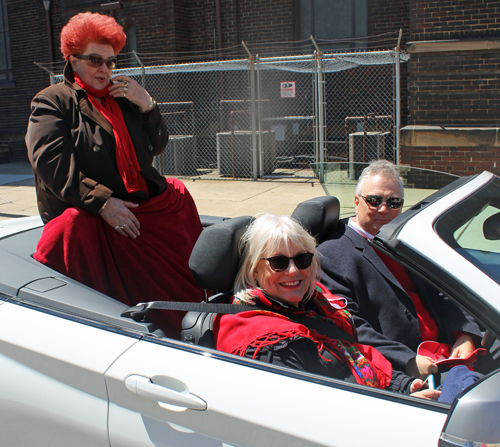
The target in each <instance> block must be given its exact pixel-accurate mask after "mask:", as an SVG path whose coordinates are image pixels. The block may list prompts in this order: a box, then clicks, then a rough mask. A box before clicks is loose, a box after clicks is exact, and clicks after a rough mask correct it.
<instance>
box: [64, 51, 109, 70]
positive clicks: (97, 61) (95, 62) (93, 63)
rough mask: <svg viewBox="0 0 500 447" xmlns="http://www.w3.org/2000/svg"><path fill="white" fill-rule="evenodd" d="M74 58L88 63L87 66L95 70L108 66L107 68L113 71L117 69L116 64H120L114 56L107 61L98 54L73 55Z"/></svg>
mask: <svg viewBox="0 0 500 447" xmlns="http://www.w3.org/2000/svg"><path fill="white" fill-rule="evenodd" d="M73 56H74V57H76V58H77V59H82V60H84V61H87V65H88V66H90V67H94V68H99V67H101V66H102V64H106V67H108V68H109V69H110V70H112V69H113V68H115V67H116V63H117V62H118V59H117V58H116V57H114V56H110V57H108V58H107V59H104V58H103V57H102V56H99V55H98V54H85V55H83V54H73Z"/></svg>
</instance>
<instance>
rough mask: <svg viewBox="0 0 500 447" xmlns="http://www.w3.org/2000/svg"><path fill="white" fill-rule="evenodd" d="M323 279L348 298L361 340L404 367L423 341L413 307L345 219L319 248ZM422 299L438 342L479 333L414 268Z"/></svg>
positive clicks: (467, 319) (471, 322)
mask: <svg viewBox="0 0 500 447" xmlns="http://www.w3.org/2000/svg"><path fill="white" fill-rule="evenodd" d="M318 252H319V257H320V262H321V267H322V270H323V272H322V276H321V282H322V283H323V284H324V285H325V286H326V287H327V288H328V289H329V290H330V291H331V292H332V293H334V294H337V295H342V296H345V297H346V298H347V300H348V309H349V311H350V312H351V313H352V315H353V318H354V321H355V324H356V327H357V328H358V335H359V342H360V343H363V344H368V345H371V346H374V347H375V348H377V349H378V350H379V351H380V352H381V353H382V354H384V356H385V357H386V358H387V359H388V360H389V361H390V362H391V363H392V364H393V367H394V368H396V369H398V370H400V371H405V369H406V364H407V363H408V361H409V360H410V359H411V358H413V357H415V355H416V351H417V348H418V345H419V344H420V342H421V337H420V327H419V323H418V317H417V312H416V309H415V305H414V304H413V301H412V300H411V298H410V297H409V296H408V295H407V293H406V292H405V291H404V290H403V288H402V287H401V285H400V284H399V282H398V281H397V280H396V278H395V277H394V275H393V274H392V273H391V272H390V271H389V269H388V268H387V267H386V265H385V264H384V263H383V261H382V260H381V259H380V258H379V256H378V255H377V254H376V252H375V250H374V249H373V248H371V247H370V246H369V245H368V243H367V241H366V240H365V239H364V238H363V237H362V236H361V235H360V234H359V233H358V232H357V231H355V230H353V229H352V228H350V227H348V226H347V219H345V220H343V221H340V222H339V225H338V228H337V230H336V231H334V232H333V233H332V234H331V235H330V236H329V237H328V238H327V240H325V241H324V242H323V243H321V244H320V245H319V247H318ZM409 273H410V276H411V279H412V281H413V283H414V284H415V287H416V288H417V291H418V293H419V295H420V298H421V299H422V302H423V303H424V305H425V306H426V307H427V309H428V311H429V312H430V314H431V315H432V317H433V318H434V320H435V322H436V323H437V325H438V328H439V340H438V341H440V342H443V343H450V344H453V343H454V341H455V338H454V337H453V333H454V332H455V331H464V332H468V333H471V334H474V335H477V336H480V331H479V328H478V326H477V324H476V323H475V322H474V321H473V320H472V318H470V317H469V316H467V315H466V314H464V313H463V312H462V311H461V310H460V309H459V308H458V307H457V306H456V305H455V304H454V303H453V302H452V301H450V300H449V299H448V298H446V297H444V296H443V295H442V294H440V293H438V291H437V290H436V289H434V288H433V287H431V286H430V285H428V284H427V283H426V282H425V281H423V280H422V279H421V278H419V277H418V276H416V275H413V274H412V273H411V272H409Z"/></svg>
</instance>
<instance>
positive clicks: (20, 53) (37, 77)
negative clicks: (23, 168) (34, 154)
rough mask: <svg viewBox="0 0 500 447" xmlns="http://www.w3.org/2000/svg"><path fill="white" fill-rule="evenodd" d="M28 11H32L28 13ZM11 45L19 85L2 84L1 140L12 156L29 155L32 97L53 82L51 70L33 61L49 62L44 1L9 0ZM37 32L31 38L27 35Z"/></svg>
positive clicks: (17, 157)
mask: <svg viewBox="0 0 500 447" xmlns="http://www.w3.org/2000/svg"><path fill="white" fill-rule="evenodd" d="M26 12H28V13H26ZM7 14H8V17H9V25H10V49H11V60H12V67H13V77H14V84H15V86H14V87H12V88H0V110H2V113H0V142H5V143H8V144H9V149H10V152H11V159H12V160H16V159H22V158H26V148H25V146H24V145H23V144H21V145H19V144H13V142H15V141H23V140H24V134H25V133H26V126H27V125H28V116H29V113H30V102H31V98H32V97H33V96H34V95H35V94H36V93H37V92H38V91H39V90H40V89H41V88H43V87H44V86H46V85H48V84H49V74H48V73H46V72H45V71H43V70H42V69H40V68H39V67H37V66H36V65H34V63H33V61H38V62H45V63H48V62H49V57H48V39H47V28H46V24H45V9H44V7H43V2H36V3H33V2H32V1H30V0H19V1H17V0H16V1H14V0H8V1H7ZM27 30H29V33H30V34H29V35H31V36H37V37H36V39H35V38H34V37H32V38H30V37H28V36H29V35H27Z"/></svg>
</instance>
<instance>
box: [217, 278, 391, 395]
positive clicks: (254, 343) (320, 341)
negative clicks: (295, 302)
mask: <svg viewBox="0 0 500 447" xmlns="http://www.w3.org/2000/svg"><path fill="white" fill-rule="evenodd" d="M252 294H253V295H254V299H255V302H256V303H257V304H258V305H259V307H260V308H257V309H256V310H255V311H248V312H241V313H238V314H234V315H229V314H227V315H217V317H216V318H215V320H214V336H215V339H216V344H217V349H218V350H221V351H224V352H228V353H230V354H236V355H239V356H242V357H243V356H245V353H246V351H247V350H248V349H249V348H255V354H254V357H255V356H256V355H257V353H258V352H259V350H260V349H262V348H263V347H265V346H270V345H274V344H276V343H278V342H280V340H286V339H294V338H297V337H301V338H308V339H310V340H312V341H313V342H314V343H315V344H316V346H317V349H318V355H319V356H320V357H322V358H323V359H324V360H325V361H329V360H327V359H326V358H325V357H323V356H322V352H323V351H324V350H326V351H328V352H330V353H331V354H332V355H334V356H335V357H336V358H338V359H339V360H341V361H343V362H344V363H345V364H346V365H347V366H348V367H349V369H350V370H351V373H352V374H353V376H354V378H355V379H356V381H357V382H358V383H360V384H362V385H368V386H372V387H375V388H385V387H387V386H388V385H389V384H390V382H391V375H392V366H391V364H390V362H389V361H388V360H387V359H386V358H385V357H384V356H383V355H382V354H381V353H380V352H378V351H377V350H376V349H375V348H372V347H371V346H367V345H361V344H359V343H350V342H348V341H345V340H334V339H331V338H329V337H327V336H326V335H323V334H320V333H318V332H316V331H314V330H311V329H309V328H308V327H306V326H304V325H303V324H300V323H296V322H295V321H293V317H294V315H295V314H299V315H300V314H301V315H305V316H307V317H309V318H314V319H319V320H323V321H327V322H330V323H332V324H335V325H336V326H338V327H340V328H341V329H343V330H344V331H345V332H347V333H348V334H349V335H351V336H353V337H354V338H357V334H356V328H355V326H354V322H353V320H352V317H351V315H350V313H349V312H348V311H347V310H346V309H345V300H343V299H342V298H339V297H337V296H335V295H332V294H331V293H330V292H328V290H326V289H325V288H324V286H322V285H321V284H319V283H316V290H315V292H314V295H313V297H312V298H311V301H312V302H313V303H314V306H313V308H312V309H310V310H305V309H291V308H288V307H287V308H285V307H283V306H279V305H277V304H276V303H273V302H271V301H270V300H269V299H268V298H267V297H266V296H265V295H264V294H263V293H262V291H261V290H260V289H255V290H253V291H252ZM233 304H242V303H241V302H240V301H239V300H238V299H237V298H235V299H234V301H233ZM262 307H264V309H265V310H263V309H262Z"/></svg>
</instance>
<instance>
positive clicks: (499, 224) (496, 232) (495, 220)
mask: <svg viewBox="0 0 500 447" xmlns="http://www.w3.org/2000/svg"><path fill="white" fill-rule="evenodd" d="M483 234H484V237H485V238H486V239H487V240H489V241H498V240H499V239H500V213H496V214H493V216H490V217H488V219H486V220H485V221H484V223H483Z"/></svg>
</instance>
